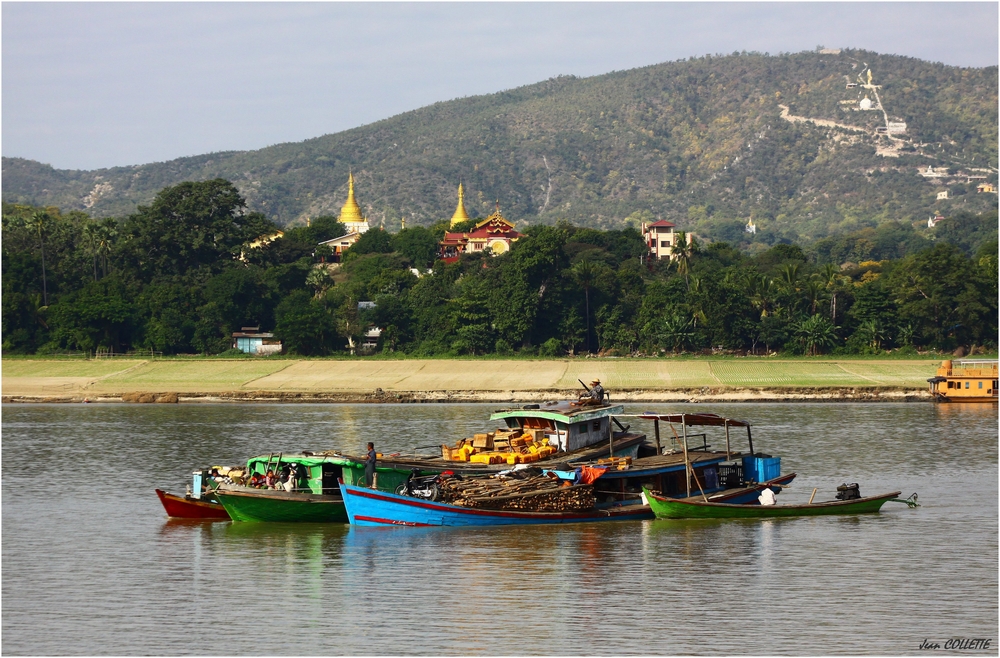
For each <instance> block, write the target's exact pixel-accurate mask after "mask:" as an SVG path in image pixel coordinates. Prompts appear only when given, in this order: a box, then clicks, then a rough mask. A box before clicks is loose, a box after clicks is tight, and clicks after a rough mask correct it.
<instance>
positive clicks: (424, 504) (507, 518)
mask: <svg viewBox="0 0 1000 658" xmlns="http://www.w3.org/2000/svg"><path fill="white" fill-rule="evenodd" d="M340 489H341V492H342V493H343V497H344V503H345V505H346V506H347V516H348V518H349V520H350V522H351V523H352V524H354V525H359V526H496V525H537V524H552V523H584V522H590V521H626V520H643V519H652V518H653V513H652V511H651V510H650V508H649V507H648V506H645V505H626V506H620V507H611V508H607V509H593V510H586V511H582V512H523V511H508V510H504V511H500V510H486V509H480V508H470V507H461V506H459V505H451V504H449V503H439V502H433V501H429V500H423V499H419V498H410V497H407V496H399V495H396V494H393V493H388V492H385V491H377V490H374V489H367V488H364V487H356V486H353V485H349V484H344V483H341V485H340Z"/></svg>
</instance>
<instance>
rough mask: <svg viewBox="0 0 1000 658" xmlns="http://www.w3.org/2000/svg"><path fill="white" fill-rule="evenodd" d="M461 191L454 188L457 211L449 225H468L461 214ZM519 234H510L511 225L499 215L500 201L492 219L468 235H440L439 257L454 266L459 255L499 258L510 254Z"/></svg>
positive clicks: (466, 215) (491, 216) (511, 231)
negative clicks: (464, 222) (442, 237)
mask: <svg viewBox="0 0 1000 658" xmlns="http://www.w3.org/2000/svg"><path fill="white" fill-rule="evenodd" d="M464 196H465V195H464V190H463V189H462V185H461V184H459V186H458V208H456V209H455V214H454V215H453V216H452V218H451V225H452V226H455V225H456V224H458V223H459V222H463V221H468V219H469V215H468V214H467V213H466V212H465V204H464ZM520 237H521V234H520V233H518V232H517V231H515V230H514V222H512V221H510V220H509V219H507V218H505V217H504V216H503V215H502V214H501V213H500V201H497V209H496V212H494V213H493V214H492V215H490V216H489V217H487V218H486V219H484V220H483V221H481V222H479V223H478V224H476V225H475V226H474V227H473V229H472V230H471V231H469V232H468V233H461V232H455V233H453V232H451V231H448V232H446V233H445V234H444V240H442V241H441V243H440V249H439V256H440V258H441V260H443V261H444V262H446V263H454V262H455V261H457V260H458V259H459V257H460V256H461V255H462V254H476V253H488V254H490V255H491V256H499V255H500V254H505V253H507V252H508V251H510V247H511V244H512V243H514V242H517V240H518V239H519V238H520Z"/></svg>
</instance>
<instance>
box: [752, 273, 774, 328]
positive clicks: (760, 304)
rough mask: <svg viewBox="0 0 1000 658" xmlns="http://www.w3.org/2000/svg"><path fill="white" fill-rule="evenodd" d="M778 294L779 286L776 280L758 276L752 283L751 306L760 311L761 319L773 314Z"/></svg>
mask: <svg viewBox="0 0 1000 658" xmlns="http://www.w3.org/2000/svg"><path fill="white" fill-rule="evenodd" d="M776 293H777V285H776V284H775V283H774V279H772V278H770V277H768V276H766V275H764V274H758V275H757V276H756V277H754V278H753V279H751V282H750V304H752V305H753V307H754V308H756V309H760V317H761V319H763V318H766V317H767V316H768V315H770V314H771V313H773V308H774V298H775V294H776Z"/></svg>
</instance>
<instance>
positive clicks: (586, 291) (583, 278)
mask: <svg viewBox="0 0 1000 658" xmlns="http://www.w3.org/2000/svg"><path fill="white" fill-rule="evenodd" d="M572 271H573V278H574V279H576V282H577V284H579V286H580V287H581V288H583V297H584V300H585V304H586V317H587V339H586V341H585V342H586V347H585V349H586V350H587V351H588V352H589V351H590V289H591V288H592V287H593V286H594V282H595V281H596V280H597V268H596V267H594V264H593V263H591V262H590V261H589V260H586V259H584V260H581V261H580V262H578V263H577V264H576V265H574V266H573V270H572Z"/></svg>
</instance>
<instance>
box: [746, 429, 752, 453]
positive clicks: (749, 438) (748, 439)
mask: <svg viewBox="0 0 1000 658" xmlns="http://www.w3.org/2000/svg"><path fill="white" fill-rule="evenodd" d="M747 441H749V442H750V454H751V455H752V454H753V436H751V435H750V426H749V425H747Z"/></svg>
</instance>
